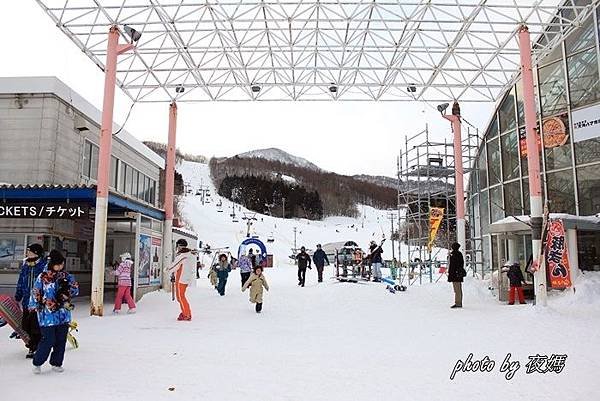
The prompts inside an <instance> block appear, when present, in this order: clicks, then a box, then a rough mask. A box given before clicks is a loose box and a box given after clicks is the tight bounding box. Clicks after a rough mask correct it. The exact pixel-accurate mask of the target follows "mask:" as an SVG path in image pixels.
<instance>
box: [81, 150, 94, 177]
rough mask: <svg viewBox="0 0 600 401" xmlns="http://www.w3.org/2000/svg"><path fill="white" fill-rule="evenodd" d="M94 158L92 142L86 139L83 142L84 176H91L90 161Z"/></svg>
mask: <svg viewBox="0 0 600 401" xmlns="http://www.w3.org/2000/svg"><path fill="white" fill-rule="evenodd" d="M91 160H92V144H91V143H90V142H87V141H85V142H84V143H83V169H82V173H83V176H84V177H88V178H89V177H90V162H91Z"/></svg>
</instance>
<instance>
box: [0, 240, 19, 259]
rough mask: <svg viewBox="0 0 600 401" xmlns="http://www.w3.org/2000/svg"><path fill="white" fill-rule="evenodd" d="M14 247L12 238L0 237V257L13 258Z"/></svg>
mask: <svg viewBox="0 0 600 401" xmlns="http://www.w3.org/2000/svg"><path fill="white" fill-rule="evenodd" d="M15 247H16V241H15V240H14V239H0V258H7V259H15Z"/></svg>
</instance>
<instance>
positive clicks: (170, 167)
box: [163, 102, 177, 291]
mask: <svg viewBox="0 0 600 401" xmlns="http://www.w3.org/2000/svg"><path fill="white" fill-rule="evenodd" d="M176 142H177V104H176V103H175V102H173V103H171V105H170V106H169V141H168V144H167V163H166V166H165V189H164V194H165V196H164V198H165V224H164V232H163V242H164V246H163V258H164V259H163V265H164V267H167V266H170V265H171V263H172V261H173V246H172V242H173V239H172V238H173V232H172V231H173V193H174V191H175V149H176V145H177V143H176ZM165 276H166V275H163V289H165V290H167V291H168V290H169V289H170V288H171V285H170V277H165Z"/></svg>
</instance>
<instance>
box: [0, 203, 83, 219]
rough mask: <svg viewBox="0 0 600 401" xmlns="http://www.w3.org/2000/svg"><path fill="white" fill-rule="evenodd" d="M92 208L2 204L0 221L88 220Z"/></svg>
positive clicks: (0, 205) (65, 205) (53, 204)
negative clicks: (3, 219)
mask: <svg viewBox="0 0 600 401" xmlns="http://www.w3.org/2000/svg"><path fill="white" fill-rule="evenodd" d="M89 212H90V207H89V206H88V205H85V204H73V203H16V204H15V203H11V204H0V219H2V218H5V219H87V218H89Z"/></svg>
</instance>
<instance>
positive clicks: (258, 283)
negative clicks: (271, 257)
mask: <svg viewBox="0 0 600 401" xmlns="http://www.w3.org/2000/svg"><path fill="white" fill-rule="evenodd" d="M253 270H254V272H253V273H252V274H251V275H250V277H249V278H248V280H247V281H246V282H245V283H244V285H243V286H242V292H244V291H245V290H247V289H248V287H249V288H250V302H252V303H253V304H256V307H255V310H256V313H260V312H261V311H262V305H263V288H264V289H265V290H267V291H269V284H268V283H267V279H266V278H265V275H264V274H263V272H262V270H263V269H262V267H261V266H256V267H254V269H253Z"/></svg>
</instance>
